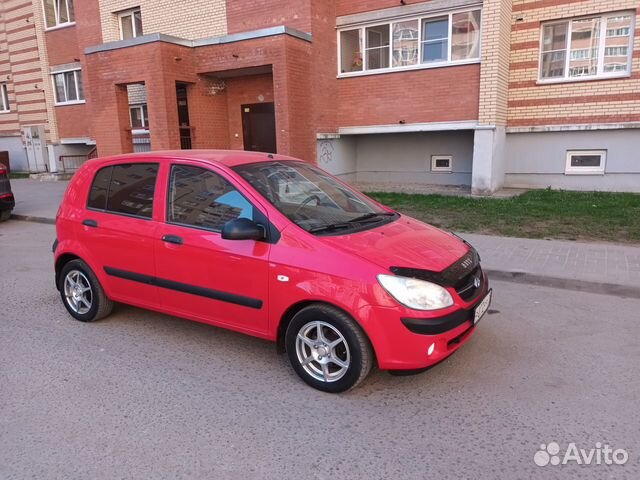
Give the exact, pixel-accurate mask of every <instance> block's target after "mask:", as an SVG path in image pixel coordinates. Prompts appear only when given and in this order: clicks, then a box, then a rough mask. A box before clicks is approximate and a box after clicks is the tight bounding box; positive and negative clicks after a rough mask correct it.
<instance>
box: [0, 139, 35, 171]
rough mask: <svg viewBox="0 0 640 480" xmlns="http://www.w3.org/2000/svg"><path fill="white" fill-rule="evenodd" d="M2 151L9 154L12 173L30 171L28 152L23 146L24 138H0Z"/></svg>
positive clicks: (0, 149)
mask: <svg viewBox="0 0 640 480" xmlns="http://www.w3.org/2000/svg"><path fill="white" fill-rule="evenodd" d="M0 151H3V152H4V151H7V152H9V163H10V166H11V170H12V171H16V172H26V171H28V170H29V163H28V162H27V152H26V151H25V149H24V145H23V144H22V137H19V136H17V137H0Z"/></svg>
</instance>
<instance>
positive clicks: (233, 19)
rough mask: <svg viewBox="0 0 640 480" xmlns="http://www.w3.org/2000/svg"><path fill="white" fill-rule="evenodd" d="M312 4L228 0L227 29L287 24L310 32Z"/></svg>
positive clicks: (303, 0) (304, 1)
mask: <svg viewBox="0 0 640 480" xmlns="http://www.w3.org/2000/svg"><path fill="white" fill-rule="evenodd" d="M321 1H323V2H325V1H326V2H327V3H330V2H331V1H333V0H321ZM310 4H311V0H227V30H228V32H229V33H238V32H246V31H250V30H257V29H259V28H266V27H273V26H277V25H286V26H288V27H292V28H296V29H298V30H301V31H303V32H309V31H310V30H311V27H310V11H311V7H310Z"/></svg>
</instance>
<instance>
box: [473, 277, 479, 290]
mask: <svg viewBox="0 0 640 480" xmlns="http://www.w3.org/2000/svg"><path fill="white" fill-rule="evenodd" d="M473 286H474V287H475V288H478V287H479V286H480V277H474V278H473Z"/></svg>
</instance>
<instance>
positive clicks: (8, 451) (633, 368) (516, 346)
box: [0, 221, 640, 480]
mask: <svg viewBox="0 0 640 480" xmlns="http://www.w3.org/2000/svg"><path fill="white" fill-rule="evenodd" d="M53 236H54V229H53V227H52V226H48V225H39V224H33V223H27V222H20V221H10V222H8V223H5V224H2V225H0V478H1V479H3V480H8V479H24V478H37V479H40V478H42V479H49V478H52V479H54V478H55V479H65V480H68V479H89V478H96V479H103V478H104V479H112V478H123V479H124V478H143V479H155V478H163V479H164V478H166V479H178V478H206V479H241V480H249V479H288V478H310V479H314V478H317V479H334V478H336V479H338V478H340V479H342V478H344V479H358V478H367V479H378V478H380V479H394V480H396V479H422V478H430V479H444V478H473V479H479V478H487V479H510V480H511V479H520V478H640V462H639V458H640V414H639V410H638V399H639V398H640V383H639V381H638V373H639V372H640V348H639V347H638V338H639V336H640V335H639V334H640V314H639V313H638V312H639V311H640V301H638V300H631V299H623V298H618V297H613V296H605V295H596V294H585V293H579V292H572V291H566V290H554V289H550V288H544V287H530V286H527V285H522V284H515V283H505V282H494V283H493V287H494V295H495V296H494V303H493V306H492V308H493V309H494V311H493V312H492V314H491V315H488V316H487V317H486V318H484V319H483V320H482V322H481V323H480V325H479V327H478V331H477V332H476V334H475V336H474V337H473V339H472V340H471V341H470V343H468V344H467V345H466V346H465V347H463V348H462V349H460V350H459V351H458V352H457V353H456V354H455V355H454V356H453V357H451V358H450V359H448V360H447V361H446V362H444V363H442V364H440V365H439V366H437V367H436V368H434V369H432V370H430V371H428V372H426V373H424V374H421V375H418V376H412V377H392V376H390V375H388V374H387V373H385V372H380V371H375V372H373V374H372V375H371V376H370V377H369V378H368V380H367V381H365V383H364V385H363V386H361V387H360V388H358V389H356V390H354V391H352V392H349V393H347V394H343V395H339V396H336V395H330V394H323V393H320V392H317V391H315V390H312V389H311V388H309V387H307V386H305V385H304V384H303V383H302V382H301V381H299V380H298V378H297V377H296V376H295V374H294V372H293V370H292V369H291V368H290V367H289V365H288V364H287V360H286V357H285V356H279V355H277V354H276V353H275V349H274V347H273V345H272V344H270V343H268V342H265V341H262V340H258V339H254V338H250V337H246V336H243V335H240V334H236V333H232V332H228V331H225V330H222V329H219V328H215V327H211V326H207V325H202V324H198V323H194V322H189V321H185V320H181V319H178V318H174V317H169V316H165V315H160V314H157V313H151V312H146V311H143V310H139V309H135V308H132V307H126V306H119V307H117V309H116V311H115V312H114V314H112V316H110V317H109V318H107V319H104V320H102V321H100V322H97V323H94V324H82V323H80V322H76V321H74V320H73V319H72V318H71V317H70V316H69V315H68V314H67V312H66V311H65V309H64V307H63V306H62V304H61V302H60V299H59V296H58V293H57V291H56V290H55V288H54V286H53V278H52V256H51V253H50V246H51V241H52V239H53ZM552 441H556V442H558V443H559V444H560V446H561V448H562V449H565V448H566V447H567V444H568V443H569V442H575V444H576V446H577V447H578V448H585V449H587V450H589V449H591V448H595V446H596V442H602V443H607V444H609V445H611V446H612V447H613V448H623V449H625V450H626V451H627V452H628V455H629V460H628V462H627V463H626V465H624V466H617V465H612V466H605V465H588V466H579V465H576V464H575V463H571V464H568V465H564V466H552V465H548V466H545V467H539V466H536V464H535V463H534V454H535V453H536V451H537V450H538V449H539V448H540V445H541V444H543V443H544V444H548V443H549V442H552Z"/></svg>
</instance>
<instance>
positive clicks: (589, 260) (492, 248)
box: [460, 233, 640, 294]
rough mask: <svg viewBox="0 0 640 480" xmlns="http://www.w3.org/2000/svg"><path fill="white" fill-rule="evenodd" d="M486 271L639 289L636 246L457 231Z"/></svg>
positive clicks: (639, 262)
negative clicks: (477, 252) (496, 235)
mask: <svg viewBox="0 0 640 480" xmlns="http://www.w3.org/2000/svg"><path fill="white" fill-rule="evenodd" d="M460 235H461V236H462V237H464V238H465V239H467V240H468V241H469V242H470V243H471V244H472V245H474V246H475V247H476V248H477V249H478V251H479V252H480V254H481V257H482V262H483V265H484V267H485V268H486V269H489V270H499V271H501V272H504V273H507V274H509V273H514V274H516V276H515V277H514V278H517V274H523V273H525V274H527V275H528V276H530V277H531V276H543V277H551V278H558V279H566V280H573V281H576V282H590V283H595V284H602V285H603V286H605V287H606V286H610V285H619V286H621V287H625V288H626V289H627V291H628V293H629V294H632V293H633V292H632V291H633V290H638V292H640V247H634V246H628V245H614V244H607V243H581V242H569V241H559V240H536V239H528V238H511V237H495V236H491V235H476V234H472V233H461V234H460Z"/></svg>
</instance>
